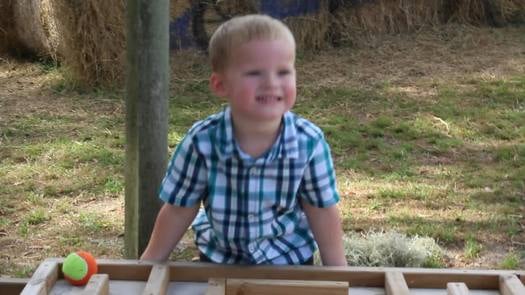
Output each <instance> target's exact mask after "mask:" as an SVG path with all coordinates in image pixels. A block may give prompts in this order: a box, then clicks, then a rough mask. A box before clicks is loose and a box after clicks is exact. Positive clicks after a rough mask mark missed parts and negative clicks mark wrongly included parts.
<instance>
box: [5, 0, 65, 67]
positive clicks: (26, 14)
mask: <svg viewBox="0 0 525 295" xmlns="http://www.w3.org/2000/svg"><path fill="white" fill-rule="evenodd" d="M13 16H14V22H15V33H16V37H17V39H18V41H19V42H20V43H21V44H22V45H23V46H24V47H25V48H27V49H29V50H30V51H31V52H32V53H34V54H36V55H37V56H40V57H48V56H50V57H52V58H55V59H56V52H57V48H58V44H59V35H58V31H57V26H56V23H55V15H54V11H53V7H52V5H51V0H18V1H15V2H14V3H13Z"/></svg>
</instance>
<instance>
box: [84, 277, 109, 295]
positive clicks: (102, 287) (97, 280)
mask: <svg viewBox="0 0 525 295" xmlns="http://www.w3.org/2000/svg"><path fill="white" fill-rule="evenodd" d="M80 294H81V295H109V276H108V275H107V274H95V275H93V276H91V278H90V279H89V281H88V283H87V285H86V286H85V287H84V290H82V292H81V293H80Z"/></svg>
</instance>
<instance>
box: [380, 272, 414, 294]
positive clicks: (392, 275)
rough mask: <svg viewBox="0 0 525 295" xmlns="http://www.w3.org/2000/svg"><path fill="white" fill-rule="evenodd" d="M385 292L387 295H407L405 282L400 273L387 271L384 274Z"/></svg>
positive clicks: (407, 290)
mask: <svg viewBox="0 0 525 295" xmlns="http://www.w3.org/2000/svg"><path fill="white" fill-rule="evenodd" d="M385 292H386V294H387V295H409V294H410V291H409V289H408V285H407V282H406V281H405V277H404V276H403V274H402V273H400V272H398V271H389V272H387V273H386V274H385Z"/></svg>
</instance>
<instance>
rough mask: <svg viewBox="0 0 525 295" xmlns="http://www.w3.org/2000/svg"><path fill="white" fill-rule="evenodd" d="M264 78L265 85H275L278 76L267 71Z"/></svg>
mask: <svg viewBox="0 0 525 295" xmlns="http://www.w3.org/2000/svg"><path fill="white" fill-rule="evenodd" d="M264 80H265V85H266V86H268V87H273V86H277V84H278V77H277V75H276V74H272V73H269V74H267V75H266V78H265V79H264Z"/></svg>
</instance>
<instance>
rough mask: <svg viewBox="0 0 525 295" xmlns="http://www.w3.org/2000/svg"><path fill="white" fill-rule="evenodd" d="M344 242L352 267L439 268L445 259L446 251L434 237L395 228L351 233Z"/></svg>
mask: <svg viewBox="0 0 525 295" xmlns="http://www.w3.org/2000/svg"><path fill="white" fill-rule="evenodd" d="M343 243H344V249H345V255H346V259H347V261H348V263H349V265H352V266H374V267H375V266H385V267H437V266H440V264H441V261H442V260H443V250H442V249H441V247H439V245H438V244H437V243H436V242H435V241H434V239H432V238H429V237H418V236H415V237H407V236H406V235H404V234H401V233H398V232H395V231H392V232H377V231H370V232H366V233H364V234H356V233H349V234H347V235H345V236H344V238H343Z"/></svg>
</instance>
